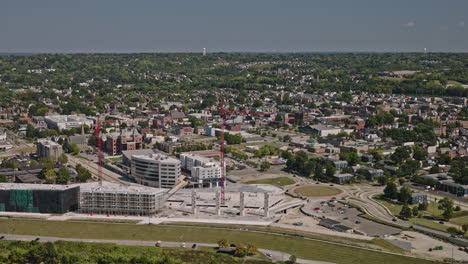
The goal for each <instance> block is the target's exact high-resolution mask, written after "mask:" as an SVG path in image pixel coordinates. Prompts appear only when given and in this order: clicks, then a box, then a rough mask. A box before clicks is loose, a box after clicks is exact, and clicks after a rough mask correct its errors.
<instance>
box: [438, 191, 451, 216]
mask: <svg viewBox="0 0 468 264" xmlns="http://www.w3.org/2000/svg"><path fill="white" fill-rule="evenodd" d="M439 209H440V210H444V212H443V213H442V216H443V217H444V219H445V220H449V219H450V218H452V217H453V200H452V199H450V198H447V197H445V198H443V199H441V200H439Z"/></svg>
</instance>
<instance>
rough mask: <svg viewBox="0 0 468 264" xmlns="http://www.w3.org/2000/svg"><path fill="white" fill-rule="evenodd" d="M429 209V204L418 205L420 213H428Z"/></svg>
mask: <svg viewBox="0 0 468 264" xmlns="http://www.w3.org/2000/svg"><path fill="white" fill-rule="evenodd" d="M427 208H429V204H428V203H427V202H422V203H420V204H419V205H418V209H419V211H426V210H427Z"/></svg>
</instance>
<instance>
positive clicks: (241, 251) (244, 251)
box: [234, 243, 249, 257]
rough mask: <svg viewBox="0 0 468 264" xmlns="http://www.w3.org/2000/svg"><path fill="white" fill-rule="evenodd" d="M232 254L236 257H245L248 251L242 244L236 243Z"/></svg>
mask: <svg viewBox="0 0 468 264" xmlns="http://www.w3.org/2000/svg"><path fill="white" fill-rule="evenodd" d="M234 254H235V255H236V256H238V257H245V256H247V255H248V254H249V252H248V250H247V247H246V246H245V245H244V244H242V243H238V244H236V250H235V252H234Z"/></svg>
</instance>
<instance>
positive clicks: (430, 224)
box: [408, 218, 447, 231]
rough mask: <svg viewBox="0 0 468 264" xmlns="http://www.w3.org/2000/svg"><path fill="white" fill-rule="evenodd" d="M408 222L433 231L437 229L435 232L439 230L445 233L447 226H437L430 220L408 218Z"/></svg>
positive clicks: (437, 224) (436, 223)
mask: <svg viewBox="0 0 468 264" xmlns="http://www.w3.org/2000/svg"><path fill="white" fill-rule="evenodd" d="M408 221H410V222H411V223H414V224H418V225H422V226H426V227H429V228H433V229H437V230H441V231H447V226H445V225H442V224H439V223H438V222H435V221H433V220H430V219H426V218H410V219H409V220H408Z"/></svg>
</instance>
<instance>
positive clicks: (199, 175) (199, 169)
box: [180, 153, 221, 188]
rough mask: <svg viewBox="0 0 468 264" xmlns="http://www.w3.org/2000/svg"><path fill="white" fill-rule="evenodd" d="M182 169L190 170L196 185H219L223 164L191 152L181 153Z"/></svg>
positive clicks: (192, 180) (200, 186)
mask: <svg viewBox="0 0 468 264" xmlns="http://www.w3.org/2000/svg"><path fill="white" fill-rule="evenodd" d="M180 160H181V163H182V169H184V170H186V171H189V172H190V176H191V180H190V181H191V182H192V184H193V185H194V186H195V187H199V188H202V187H210V188H211V187H217V186H219V182H220V178H221V165H220V164H219V162H217V161H215V160H214V159H211V158H207V157H204V156H200V155H194V154H190V153H183V154H180Z"/></svg>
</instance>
